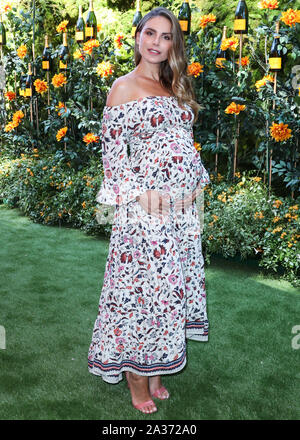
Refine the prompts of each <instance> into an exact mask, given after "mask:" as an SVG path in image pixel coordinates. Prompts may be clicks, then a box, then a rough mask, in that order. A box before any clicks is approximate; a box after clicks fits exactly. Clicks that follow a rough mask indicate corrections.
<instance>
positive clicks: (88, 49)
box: [83, 39, 100, 55]
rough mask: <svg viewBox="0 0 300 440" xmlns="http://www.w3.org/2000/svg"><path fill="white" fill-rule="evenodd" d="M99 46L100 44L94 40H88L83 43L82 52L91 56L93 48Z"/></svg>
mask: <svg viewBox="0 0 300 440" xmlns="http://www.w3.org/2000/svg"><path fill="white" fill-rule="evenodd" d="M99 45H100V43H99V41H98V40H96V39H93V40H88V41H87V42H86V43H84V45H83V50H84V52H86V53H88V54H89V55H92V52H93V49H94V47H99Z"/></svg>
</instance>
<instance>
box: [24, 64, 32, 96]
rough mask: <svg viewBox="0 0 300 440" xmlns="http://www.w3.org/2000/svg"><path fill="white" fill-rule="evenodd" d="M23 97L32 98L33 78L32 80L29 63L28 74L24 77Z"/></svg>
mask: <svg viewBox="0 0 300 440" xmlns="http://www.w3.org/2000/svg"><path fill="white" fill-rule="evenodd" d="M24 96H25V97H27V98H32V96H33V78H32V70H31V63H29V64H28V74H27V77H26V84H25V95H24Z"/></svg>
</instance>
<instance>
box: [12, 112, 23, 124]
mask: <svg viewBox="0 0 300 440" xmlns="http://www.w3.org/2000/svg"><path fill="white" fill-rule="evenodd" d="M23 118H24V113H23V112H22V110H18V111H16V112H15V113H14V114H13V122H14V123H16V124H18V125H19V124H20V121H21V119H23Z"/></svg>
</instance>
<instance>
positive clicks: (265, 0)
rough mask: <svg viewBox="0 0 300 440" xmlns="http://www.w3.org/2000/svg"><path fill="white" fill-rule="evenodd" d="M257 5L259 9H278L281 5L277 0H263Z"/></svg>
mask: <svg viewBox="0 0 300 440" xmlns="http://www.w3.org/2000/svg"><path fill="white" fill-rule="evenodd" d="M257 6H258V7H259V9H277V8H278V6H279V5H278V1H277V0H262V1H261V2H259V3H258V5H257Z"/></svg>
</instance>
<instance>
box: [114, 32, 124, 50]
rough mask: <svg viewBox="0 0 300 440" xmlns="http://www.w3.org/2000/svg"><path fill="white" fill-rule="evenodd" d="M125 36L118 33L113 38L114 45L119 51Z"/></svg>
mask: <svg viewBox="0 0 300 440" xmlns="http://www.w3.org/2000/svg"><path fill="white" fill-rule="evenodd" d="M124 38H125V35H124V34H122V32H119V33H118V34H117V35H116V36H115V38H114V45H115V46H116V47H117V48H118V49H120V48H121V47H122V46H123V42H122V40H124Z"/></svg>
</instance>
